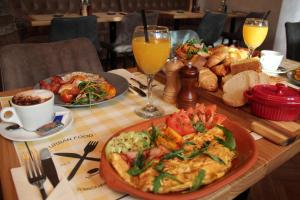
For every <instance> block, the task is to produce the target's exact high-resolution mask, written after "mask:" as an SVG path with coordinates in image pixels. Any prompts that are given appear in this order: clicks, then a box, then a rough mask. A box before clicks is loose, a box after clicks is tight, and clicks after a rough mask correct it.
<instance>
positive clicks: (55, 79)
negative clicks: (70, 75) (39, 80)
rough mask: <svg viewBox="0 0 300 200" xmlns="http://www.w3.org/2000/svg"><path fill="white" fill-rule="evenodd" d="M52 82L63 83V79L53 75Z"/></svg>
mask: <svg viewBox="0 0 300 200" xmlns="http://www.w3.org/2000/svg"><path fill="white" fill-rule="evenodd" d="M51 83H58V84H62V83H63V80H62V78H61V77H60V76H52V78H51Z"/></svg>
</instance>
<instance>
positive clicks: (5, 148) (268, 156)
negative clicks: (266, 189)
mask: <svg viewBox="0 0 300 200" xmlns="http://www.w3.org/2000/svg"><path fill="white" fill-rule="evenodd" d="M27 89H28V88H27ZM20 90H22V89H19V90H12V91H7V92H1V93H0V96H8V95H13V94H15V93H16V92H17V91H20ZM205 96H206V95H201V92H200V99H199V101H201V102H204V103H209V102H210V100H208V99H207V98H206V97H205ZM233 110H234V109H232V111H233ZM218 111H219V112H220V113H223V114H226V115H227V116H228V117H229V118H231V119H233V120H235V121H238V122H239V123H240V124H241V125H242V126H244V127H245V128H246V129H247V130H248V131H249V132H250V127H248V123H247V119H244V118H240V117H239V116H238V115H236V114H235V113H236V110H235V111H234V112H231V111H230V110H228V109H224V108H222V107H219V108H218ZM256 145H257V148H258V160H257V162H256V164H255V165H254V166H253V167H252V168H251V169H250V170H249V171H248V172H247V173H246V174H244V175H243V176H242V177H241V178H239V179H237V180H235V181H233V182H232V183H230V184H228V185H226V186H225V187H223V188H222V189H220V190H218V191H216V192H214V193H212V194H210V195H209V196H207V197H205V198H204V199H216V200H219V199H220V200H221V199H222V200H223V199H232V198H234V197H236V196H237V195H239V194H240V193H242V192H243V191H245V190H247V189H248V188H249V187H251V186H252V185H254V184H255V183H256V182H258V181H259V180H261V179H262V178H264V177H265V176H266V175H267V174H268V173H270V172H272V171H273V170H274V169H276V168H277V167H279V166H280V165H282V164H283V163H285V162H287V161H288V160H289V159H290V158H292V157H293V156H294V155H296V154H297V153H299V152H300V140H298V141H296V142H294V143H292V144H290V145H289V146H285V147H283V146H278V145H275V144H273V143H271V142H269V141H268V140H265V139H260V140H258V141H256ZM0 163H1V165H0V177H1V179H0V180H1V185H2V191H3V197H4V199H17V196H16V191H15V188H14V185H13V181H12V178H11V173H10V169H11V168H14V167H18V166H20V163H19V161H18V158H17V155H16V152H15V148H14V146H13V143H12V142H11V141H9V140H7V139H4V138H3V137H0Z"/></svg>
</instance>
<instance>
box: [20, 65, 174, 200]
mask: <svg viewBox="0 0 300 200" xmlns="http://www.w3.org/2000/svg"><path fill="white" fill-rule="evenodd" d="M124 71H125V70H124ZM124 71H123V72H124ZM118 72H119V73H118V74H120V71H118ZM126 72H127V71H126ZM126 72H125V73H126ZM127 73H128V72H127ZM121 74H122V70H121ZM134 75H135V77H136V78H137V79H139V80H143V82H145V81H146V77H145V76H144V75H143V74H141V73H138V72H137V73H135V74H134ZM155 84H156V85H157V86H156V87H154V88H153V94H154V95H153V100H154V103H155V104H157V105H160V106H161V107H162V108H163V109H164V111H165V114H168V113H172V112H174V111H176V110H177V108H176V107H175V106H174V105H171V104H168V103H166V102H164V101H163V100H162V98H161V96H162V94H163V88H164V86H163V85H162V84H160V83H159V82H155ZM146 101H147V99H146V98H143V97H140V96H138V95H136V94H133V93H131V92H126V93H125V94H124V95H123V96H120V97H118V98H116V99H114V100H112V101H109V102H107V103H103V104H101V105H99V106H93V107H91V108H89V107H86V108H75V109H71V111H72V114H73V116H74V122H73V125H72V128H71V129H70V130H68V131H65V132H63V133H61V134H59V135H57V136H54V137H51V138H49V139H46V140H41V141H37V142H27V144H28V146H29V148H30V149H31V150H34V151H37V152H39V151H40V149H42V148H48V149H49V151H50V152H51V153H52V158H53V161H54V163H55V166H56V169H57V171H58V174H59V177H67V176H68V175H69V173H70V172H71V170H72V169H73V168H74V166H75V165H76V163H77V162H78V160H79V159H78V158H70V157H62V156H57V155H55V153H76V154H79V155H83V153H84V147H85V146H86V145H87V144H88V142H89V141H99V144H98V145H97V147H96V149H95V150H94V151H93V152H91V153H89V154H88V157H92V158H100V157H101V153H100V151H101V149H102V147H103V145H104V144H105V142H106V141H107V139H108V138H109V137H110V136H111V135H112V134H113V133H115V132H116V131H118V130H120V129H122V128H125V127H128V126H130V125H134V124H136V123H139V122H142V121H144V119H142V118H140V117H138V116H137V115H136V114H135V113H134V109H135V108H137V107H138V106H143V105H145V104H146ZM14 146H15V149H16V152H17V154H18V157H19V160H20V162H21V163H22V159H21V156H22V154H23V153H27V152H28V151H27V148H26V145H25V143H24V142H14ZM100 170H101V169H100ZM95 171H96V172H95ZM92 172H93V173H92ZM69 183H70V184H71V187H72V189H73V190H74V192H75V193H76V195H77V196H78V199H89V200H91V199H98V200H101V199H105V200H109V199H120V198H122V197H125V196H127V195H126V194H121V193H116V192H114V191H112V190H110V189H109V188H108V187H107V186H106V185H105V183H104V181H103V180H102V179H101V177H100V176H99V161H91V160H84V162H83V164H82V165H81V167H80V168H79V170H78V171H77V173H76V175H75V176H74V177H73V178H72V179H71V180H70V182H69ZM126 198H128V197H126Z"/></svg>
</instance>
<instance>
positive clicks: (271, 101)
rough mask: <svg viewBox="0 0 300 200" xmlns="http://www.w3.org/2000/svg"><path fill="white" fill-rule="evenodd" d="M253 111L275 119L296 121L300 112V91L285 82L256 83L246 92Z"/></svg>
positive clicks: (261, 115) (258, 114)
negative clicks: (274, 83) (272, 83)
mask: <svg viewBox="0 0 300 200" xmlns="http://www.w3.org/2000/svg"><path fill="white" fill-rule="evenodd" d="M244 95H245V97H246V98H247V99H248V102H249V103H250V104H251V112H252V113H253V114H254V115H256V116H259V117H262V118H265V119H269V120H275V121H294V120H297V119H298V117H299V114H300V91H299V90H296V89H293V88H290V87H287V86H285V85H284V84H276V85H268V84H262V85H256V86H254V87H253V88H252V89H250V90H248V91H246V92H245V93H244Z"/></svg>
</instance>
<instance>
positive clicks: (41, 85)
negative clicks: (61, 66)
mask: <svg viewBox="0 0 300 200" xmlns="http://www.w3.org/2000/svg"><path fill="white" fill-rule="evenodd" d="M40 88H42V89H45V90H51V86H50V84H48V83H46V81H44V80H42V81H40Z"/></svg>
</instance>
